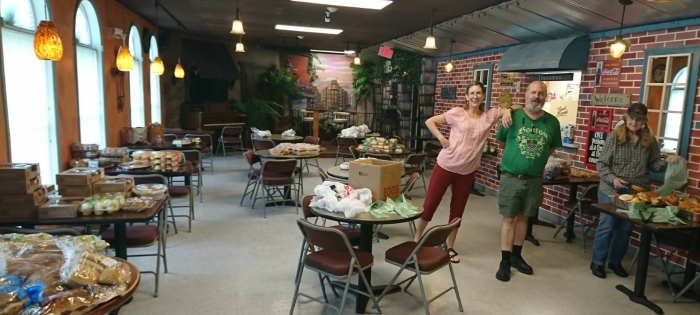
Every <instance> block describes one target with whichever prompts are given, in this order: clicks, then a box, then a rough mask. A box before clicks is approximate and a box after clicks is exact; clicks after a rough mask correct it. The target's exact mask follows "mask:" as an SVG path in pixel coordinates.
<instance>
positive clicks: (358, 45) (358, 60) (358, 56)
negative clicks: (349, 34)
mask: <svg viewBox="0 0 700 315" xmlns="http://www.w3.org/2000/svg"><path fill="white" fill-rule="evenodd" d="M360 51H362V48H360V43H357V53H356V54H355V59H353V60H352V63H353V64H355V65H356V66H359V65H362V60H361V59H360Z"/></svg>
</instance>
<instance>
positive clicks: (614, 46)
mask: <svg viewBox="0 0 700 315" xmlns="http://www.w3.org/2000/svg"><path fill="white" fill-rule="evenodd" d="M619 2H620V4H621V5H622V19H621V20H620V33H619V34H618V35H617V36H615V39H614V40H613V41H612V42H611V43H610V56H612V57H613V58H616V59H617V58H620V57H622V55H623V54H624V53H625V51H627V47H629V46H630V44H629V43H628V42H626V41H625V40H624V39H622V24H623V23H624V21H625V9H626V8H627V6H628V5H630V4H632V3H633V2H632V0H619Z"/></svg>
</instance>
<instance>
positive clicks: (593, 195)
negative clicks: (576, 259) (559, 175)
mask: <svg viewBox="0 0 700 315" xmlns="http://www.w3.org/2000/svg"><path fill="white" fill-rule="evenodd" d="M572 193H576V192H572ZM596 202H598V185H591V186H588V187H586V190H584V191H583V194H582V195H581V198H580V199H578V200H577V201H575V202H570V201H566V202H564V208H566V209H570V210H569V215H568V216H567V217H566V219H565V220H564V222H563V223H562V224H561V225H559V228H558V229H557V231H556V232H554V236H553V237H552V238H557V234H559V231H561V229H563V228H564V227H565V226H566V225H567V222H568V220H569V218H571V216H573V215H576V214H578V217H579V219H580V220H581V221H580V224H578V225H576V224H574V228H577V227H580V228H581V246H582V247H583V252H584V253H585V252H586V234H588V231H590V230H591V227H592V226H593V225H594V224H595V221H596V219H597V218H598V217H599V216H600V212H599V211H597V210H595V209H593V207H592V206H591V205H592V204H594V203H596ZM584 215H585V216H588V217H589V218H592V219H591V223H589V224H583V216H584ZM584 228H586V229H585V230H584Z"/></svg>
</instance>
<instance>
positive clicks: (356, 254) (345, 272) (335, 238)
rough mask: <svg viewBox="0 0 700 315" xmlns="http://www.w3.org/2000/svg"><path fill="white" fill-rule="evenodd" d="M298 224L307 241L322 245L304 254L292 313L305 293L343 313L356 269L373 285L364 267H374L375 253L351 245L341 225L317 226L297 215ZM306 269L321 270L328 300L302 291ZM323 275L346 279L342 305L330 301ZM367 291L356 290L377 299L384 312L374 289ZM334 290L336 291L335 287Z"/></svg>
mask: <svg viewBox="0 0 700 315" xmlns="http://www.w3.org/2000/svg"><path fill="white" fill-rule="evenodd" d="M297 226H299V230H301V234H302V235H303V236H304V240H305V241H306V243H308V244H309V245H310V246H317V247H320V248H322V249H321V250H319V251H314V252H311V253H309V254H307V255H303V266H304V268H301V271H300V272H299V280H298V281H297V283H296V287H295V288H294V298H293V299H292V307H291V308H290V310H289V315H293V314H294V306H296V303H297V299H298V298H299V296H304V297H306V298H309V299H311V300H314V301H316V302H319V303H321V304H323V305H326V306H328V307H331V308H333V309H335V310H336V311H338V314H339V315H342V314H343V309H344V308H345V300H346V299H347V296H348V290H349V289H350V280H351V279H352V276H353V275H354V274H356V273H357V274H359V275H360V279H361V280H362V281H363V282H364V284H365V286H366V287H367V288H371V287H372V286H370V285H369V281H367V278H366V277H365V274H364V271H365V270H366V269H367V268H372V266H373V265H374V256H372V253H369V252H366V251H363V250H360V249H355V248H352V244H351V243H350V240H349V239H348V237H347V236H345V234H343V232H341V231H339V230H338V229H334V228H330V227H322V226H318V225H315V224H312V223H309V222H308V221H306V220H304V219H297ZM304 269H309V270H311V271H314V272H316V273H318V277H319V280H320V282H321V290H322V292H323V297H324V300H325V301H322V300H321V299H319V298H315V297H312V296H310V295H308V294H305V293H300V292H299V285H300V284H301V277H302V276H303V274H304ZM324 278H326V279H328V281H329V282H330V278H333V279H336V280H344V281H345V289H344V290H343V295H342V297H341V302H340V307H336V306H335V305H332V304H329V303H328V297H327V296H326V288H325V286H324V285H323V279H324ZM331 288H332V287H331ZM368 291H369V292H367V293H365V292H359V291H357V292H356V293H357V294H362V295H364V296H367V297H369V298H370V299H371V300H372V302H373V303H374V305H373V307H376V308H377V310H378V312H379V314H381V309H380V308H379V306H378V305H377V302H378V300H377V299H376V298H375V297H374V293H372V290H368ZM333 292H334V293H335V291H333Z"/></svg>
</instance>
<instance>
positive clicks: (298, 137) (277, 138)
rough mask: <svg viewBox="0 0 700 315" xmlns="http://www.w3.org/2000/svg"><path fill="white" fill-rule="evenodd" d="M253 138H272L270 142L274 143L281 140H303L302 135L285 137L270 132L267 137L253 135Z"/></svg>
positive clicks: (281, 141)
mask: <svg viewBox="0 0 700 315" xmlns="http://www.w3.org/2000/svg"><path fill="white" fill-rule="evenodd" d="M253 139H258V140H272V142H275V143H283V142H300V141H303V140H304V137H301V136H292V137H285V136H283V135H280V134H271V135H270V136H269V137H261V138H259V137H254V138H253Z"/></svg>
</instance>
